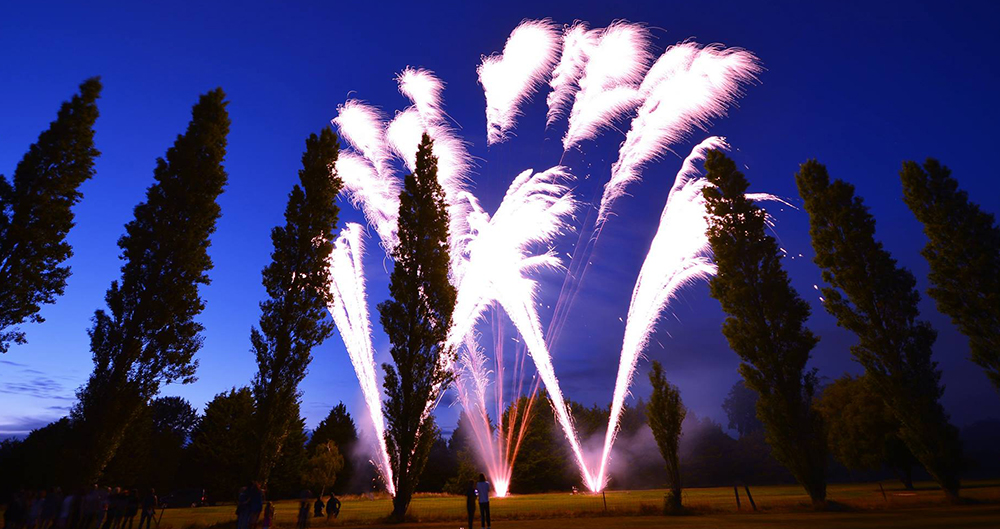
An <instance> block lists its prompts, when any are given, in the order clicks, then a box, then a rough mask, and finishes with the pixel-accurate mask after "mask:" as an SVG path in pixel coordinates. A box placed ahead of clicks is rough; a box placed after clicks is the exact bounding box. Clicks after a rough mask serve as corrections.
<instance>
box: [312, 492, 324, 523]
mask: <svg viewBox="0 0 1000 529" xmlns="http://www.w3.org/2000/svg"><path fill="white" fill-rule="evenodd" d="M313 517H315V518H322V517H323V497H322V496H316V503H313Z"/></svg>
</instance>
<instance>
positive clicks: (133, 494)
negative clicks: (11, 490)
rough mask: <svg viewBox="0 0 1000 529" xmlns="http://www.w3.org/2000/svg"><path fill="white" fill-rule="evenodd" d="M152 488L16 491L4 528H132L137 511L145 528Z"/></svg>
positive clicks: (148, 521)
mask: <svg viewBox="0 0 1000 529" xmlns="http://www.w3.org/2000/svg"><path fill="white" fill-rule="evenodd" d="M156 506H157V499H156V492H155V491H153V490H149V491H148V492H147V493H146V494H144V495H140V494H139V492H138V491H136V490H127V489H126V490H123V489H121V488H115V489H114V490H112V489H111V488H110V487H98V486H97V485H94V486H93V488H91V489H90V490H86V489H80V490H78V491H76V492H72V493H70V494H64V493H63V491H62V489H61V488H59V487H56V488H54V489H52V490H38V491H33V490H28V491H24V490H22V491H21V492H18V493H17V494H16V495H15V496H14V498H13V500H12V501H11V502H10V504H9V505H7V510H5V511H4V515H3V519H4V529H133V523H134V521H135V517H136V515H137V514H139V513H140V512H141V514H142V515H141V517H140V518H139V528H138V529H142V527H143V524H145V525H146V529H149V527H150V526H151V525H152V522H153V521H154V519H155V512H156Z"/></svg>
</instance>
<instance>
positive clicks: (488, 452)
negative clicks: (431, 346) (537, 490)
mask: <svg viewBox="0 0 1000 529" xmlns="http://www.w3.org/2000/svg"><path fill="white" fill-rule="evenodd" d="M461 350H462V351H463V352H462V353H461V354H460V355H459V365H460V368H459V373H458V376H457V377H456V379H455V388H456V390H457V393H458V398H459V401H460V402H461V404H462V408H463V409H465V411H466V417H468V419H469V425H470V427H471V428H472V433H473V437H474V438H475V439H474V440H475V441H476V445H477V447H478V448H479V453H480V454H481V455H482V459H483V460H484V461H483V463H484V464H485V465H486V470H487V474H488V475H489V476H490V481H491V482H492V483H493V487H494V489H495V490H496V495H497V496H499V497H504V496H506V495H507V489H508V487H509V485H510V476H511V468H512V467H511V466H510V465H509V464H508V462H507V460H506V458H505V455H506V454H505V450H504V447H505V445H506V440H505V439H504V434H503V429H502V428H497V430H496V434H497V435H496V436H495V437H496V439H495V440H494V432H493V428H492V425H491V424H490V416H489V412H488V411H487V409H486V403H487V399H486V388H487V386H489V376H490V374H491V373H490V371H489V370H488V369H487V368H486V355H485V353H484V352H483V349H482V347H480V346H479V340H478V337H477V336H476V334H475V333H469V334H468V335H466V337H465V340H464V341H463V343H462V347H461ZM498 383H499V384H502V382H498Z"/></svg>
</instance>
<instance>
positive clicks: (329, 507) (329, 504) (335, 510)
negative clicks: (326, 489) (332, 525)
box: [326, 492, 340, 520]
mask: <svg viewBox="0 0 1000 529" xmlns="http://www.w3.org/2000/svg"><path fill="white" fill-rule="evenodd" d="M331 514H332V515H333V517H334V518H336V517H337V516H340V500H338V499H337V497H336V496H334V495H333V493H332V492H331V493H330V499H329V500H326V519H327V520H329V519H330V515H331Z"/></svg>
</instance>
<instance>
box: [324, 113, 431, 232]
mask: <svg viewBox="0 0 1000 529" xmlns="http://www.w3.org/2000/svg"><path fill="white" fill-rule="evenodd" d="M331 122H332V123H333V124H334V125H336V126H337V130H338V132H339V133H340V137H342V138H344V139H346V140H347V142H348V143H349V144H350V145H351V147H353V148H354V150H355V151H357V152H358V153H360V155H359V154H354V153H351V152H347V151H342V152H341V153H340V155H339V156H338V158H337V163H336V169H337V174H338V175H340V177H341V179H342V180H343V181H344V192H345V193H346V194H347V197H348V199H349V200H350V201H351V203H352V204H353V205H354V206H355V207H360V208H361V210H362V212H364V214H365V219H366V220H367V221H368V223H369V224H370V225H372V226H373V227H374V228H375V231H376V232H378V234H379V238H380V239H381V241H382V247H383V248H384V249H385V250H386V251H387V252H388V251H389V250H390V249H391V248H392V247H394V246H395V245H396V224H397V219H398V216H399V192H400V182H399V177H398V175H396V173H395V171H394V169H393V168H392V165H391V163H390V161H391V151H390V146H389V144H388V143H387V141H386V129H385V124H384V120H383V119H382V114H381V113H380V112H379V111H378V109H376V108H375V107H373V106H371V105H368V104H366V103H363V102H361V101H358V100H354V99H351V100H348V101H347V102H346V103H344V104H343V105H340V107H338V108H337V117H335V118H333V120H331ZM415 154H416V150H415V149H414V155H415Z"/></svg>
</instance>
